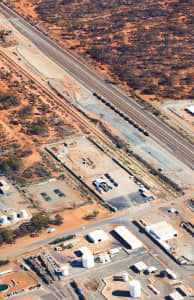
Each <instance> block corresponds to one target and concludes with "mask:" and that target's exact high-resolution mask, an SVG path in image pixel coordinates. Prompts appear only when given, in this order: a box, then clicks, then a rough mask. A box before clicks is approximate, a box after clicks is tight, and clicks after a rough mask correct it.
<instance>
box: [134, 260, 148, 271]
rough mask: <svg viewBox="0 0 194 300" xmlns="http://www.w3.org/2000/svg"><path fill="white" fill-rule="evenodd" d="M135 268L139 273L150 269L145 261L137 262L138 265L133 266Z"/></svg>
mask: <svg viewBox="0 0 194 300" xmlns="http://www.w3.org/2000/svg"><path fill="white" fill-rule="evenodd" d="M133 267H134V268H135V270H136V271H137V272H139V273H141V272H143V271H145V270H147V269H148V266H147V265H146V264H145V263H144V262H143V261H139V262H137V263H136V264H134V265H133Z"/></svg>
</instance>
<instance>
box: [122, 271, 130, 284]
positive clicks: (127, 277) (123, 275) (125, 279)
mask: <svg viewBox="0 0 194 300" xmlns="http://www.w3.org/2000/svg"><path fill="white" fill-rule="evenodd" d="M122 279H123V281H125V282H127V281H128V280H129V274H128V273H127V272H123V273H122Z"/></svg>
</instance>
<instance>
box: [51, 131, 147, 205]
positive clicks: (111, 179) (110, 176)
mask: <svg viewBox="0 0 194 300" xmlns="http://www.w3.org/2000/svg"><path fill="white" fill-rule="evenodd" d="M49 151H50V152H52V153H53V155H54V156H55V157H56V159H58V160H60V161H61V162H62V163H63V164H64V165H65V166H67V167H68V168H69V169H70V170H72V171H73V172H74V173H75V174H76V175H77V176H79V177H80V179H82V180H83V181H84V182H85V183H86V184H87V185H88V186H89V187H91V188H92V189H93V190H94V191H95V192H96V193H97V194H99V196H100V197H101V198H102V199H103V200H105V201H107V202H108V203H109V204H111V205H114V207H116V208H117V209H118V210H120V209H123V208H126V207H131V206H134V205H138V204H141V203H144V202H146V197H143V196H142V195H141V193H140V192H139V188H140V185H141V183H138V182H137V181H135V180H134V178H133V179H132V178H130V175H129V174H128V173H127V172H126V171H125V170H123V169H122V168H121V167H120V166H119V165H117V163H116V162H114V161H113V160H112V159H111V157H109V156H107V155H106V154H105V153H104V152H102V151H101V150H100V149H98V148H97V146H95V145H94V144H93V143H91V142H90V141H89V140H88V139H87V138H86V137H84V136H81V137H74V138H73V139H67V140H65V142H63V143H60V144H55V145H53V146H50V147H49ZM138 184H139V185H138Z"/></svg>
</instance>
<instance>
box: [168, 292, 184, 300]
mask: <svg viewBox="0 0 194 300" xmlns="http://www.w3.org/2000/svg"><path fill="white" fill-rule="evenodd" d="M169 298H170V299H171V300H183V299H184V297H183V296H181V294H179V293H178V292H177V291H176V292H173V293H171V294H170V295H169Z"/></svg>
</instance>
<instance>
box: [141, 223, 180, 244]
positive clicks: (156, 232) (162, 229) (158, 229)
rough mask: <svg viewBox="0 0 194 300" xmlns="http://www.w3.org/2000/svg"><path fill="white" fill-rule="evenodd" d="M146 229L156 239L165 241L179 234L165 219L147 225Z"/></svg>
mask: <svg viewBox="0 0 194 300" xmlns="http://www.w3.org/2000/svg"><path fill="white" fill-rule="evenodd" d="M145 230H146V231H147V232H148V233H149V234H150V235H151V236H152V237H153V238H154V239H156V240H159V241H164V242H165V241H168V240H170V239H172V238H174V237H177V236H178V233H177V231H176V230H175V229H174V228H173V227H172V226H171V225H170V224H168V223H167V222H165V221H162V222H158V223H155V224H151V225H149V226H146V227H145Z"/></svg>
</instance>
